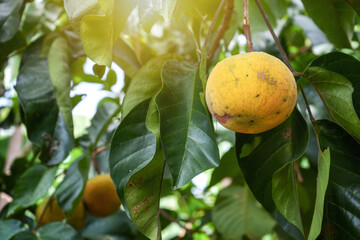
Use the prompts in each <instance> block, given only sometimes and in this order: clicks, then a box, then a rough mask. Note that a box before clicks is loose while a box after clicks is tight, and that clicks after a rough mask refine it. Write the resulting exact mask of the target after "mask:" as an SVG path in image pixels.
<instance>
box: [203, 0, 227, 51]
mask: <svg viewBox="0 0 360 240" xmlns="http://www.w3.org/2000/svg"><path fill="white" fill-rule="evenodd" d="M225 1H226V0H222V1H221V2H220V4H219V7H218V8H217V10H216V12H215V15H214V17H213V19H212V21H211V25H210V27H209V31H208V33H207V35H206V38H205V42H204V45H203V47H206V46H207V44H208V42H209V40H210V37H211V35H212V32H213V30H214V27H215V23H216V21H217V19H218V17H219V14H220V11H221V9H222V8H223V6H224V4H225Z"/></svg>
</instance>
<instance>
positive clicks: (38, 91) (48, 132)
mask: <svg viewBox="0 0 360 240" xmlns="http://www.w3.org/2000/svg"><path fill="white" fill-rule="evenodd" d="M40 48H41V41H40V40H39V41H37V42H35V43H34V44H32V45H31V46H29V47H28V48H27V49H26V51H25V52H24V55H23V57H22V60H21V66H20V71H19V75H18V78H17V82H16V86H15V90H16V91H17V94H18V98H19V104H20V105H21V107H22V110H23V112H24V123H25V126H26V130H27V134H28V137H29V139H30V141H32V142H33V143H34V144H36V145H39V146H43V145H44V143H45V139H44V138H45V137H46V136H52V135H53V133H54V130H55V126H56V121H57V118H58V107H57V104H56V98H55V94H54V88H53V85H52V83H51V79H50V76H49V72H48V63H47V59H46V58H43V57H39V56H38V55H39V53H40Z"/></svg>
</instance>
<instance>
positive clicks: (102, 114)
mask: <svg viewBox="0 0 360 240" xmlns="http://www.w3.org/2000/svg"><path fill="white" fill-rule="evenodd" d="M119 111H120V105H119V104H118V103H117V102H115V101H113V100H110V101H108V100H107V101H104V102H102V103H100V104H99V106H98V109H97V111H96V114H95V116H94V117H93V119H92V120H91V126H90V127H89V128H88V132H89V138H90V140H91V143H92V144H93V146H94V147H96V146H97V143H98V141H99V139H100V137H101V135H102V134H103V133H104V132H105V131H106V129H107V127H108V126H109V124H110V123H111V120H112V119H113V118H114V117H115V115H116V114H118V113H119Z"/></svg>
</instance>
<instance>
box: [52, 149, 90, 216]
mask: <svg viewBox="0 0 360 240" xmlns="http://www.w3.org/2000/svg"><path fill="white" fill-rule="evenodd" d="M89 155H90V154H83V155H82V156H81V157H80V158H78V159H77V160H76V161H75V162H73V163H72V164H71V166H70V167H69V169H68V170H67V171H66V175H65V178H64V180H63V181H62V182H61V184H60V185H59V187H57V189H56V192H55V196H56V200H57V202H58V203H59V205H60V207H61V208H62V209H63V210H64V211H65V212H67V213H68V214H71V213H72V212H73V211H75V209H76V207H77V206H78V204H79V203H80V201H81V199H82V193H83V191H84V188H85V185H86V181H87V179H88V173H89V167H90V161H91V159H90V158H91V156H89Z"/></svg>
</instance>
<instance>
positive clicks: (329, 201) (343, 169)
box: [316, 120, 360, 240]
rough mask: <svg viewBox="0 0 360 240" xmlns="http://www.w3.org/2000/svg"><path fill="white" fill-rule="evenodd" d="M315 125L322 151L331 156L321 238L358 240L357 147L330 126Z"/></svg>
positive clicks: (359, 157) (359, 150) (323, 122)
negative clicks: (326, 151) (328, 149)
mask: <svg viewBox="0 0 360 240" xmlns="http://www.w3.org/2000/svg"><path fill="white" fill-rule="evenodd" d="M316 123H317V126H318V130H319V139H320V144H321V148H322V149H326V148H330V155H331V162H330V176H329V184H328V188H327V191H326V198H325V212H324V222H323V227H322V233H321V235H322V236H323V237H324V238H325V239H331V238H332V239H354V240H355V239H360V231H359V226H360V210H359V205H360V184H359V183H360V144H359V143H358V142H356V141H355V140H354V139H353V138H352V137H351V136H350V135H349V134H348V133H347V132H346V131H344V130H343V129H342V128H341V127H340V126H338V125H337V124H335V123H333V122H330V121H328V120H320V121H317V122H316ZM329 234H331V236H330V235H329Z"/></svg>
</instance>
